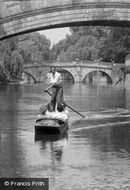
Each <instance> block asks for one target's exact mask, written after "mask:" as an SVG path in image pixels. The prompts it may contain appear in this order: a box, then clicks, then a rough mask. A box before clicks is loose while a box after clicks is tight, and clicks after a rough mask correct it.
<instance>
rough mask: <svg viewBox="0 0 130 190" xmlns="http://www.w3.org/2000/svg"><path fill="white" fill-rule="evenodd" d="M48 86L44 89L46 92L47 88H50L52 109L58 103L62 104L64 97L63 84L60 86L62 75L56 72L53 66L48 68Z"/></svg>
mask: <svg viewBox="0 0 130 190" xmlns="http://www.w3.org/2000/svg"><path fill="white" fill-rule="evenodd" d="M50 73H51V76H50V84H51V85H50V86H49V87H48V88H46V89H45V92H47V91H48V90H49V89H52V95H51V104H52V105H53V106H54V109H55V108H56V103H57V106H58V105H59V104H62V103H63V104H64V97H63V86H62V77H61V74H60V73H58V72H57V71H56V69H55V67H51V68H50Z"/></svg>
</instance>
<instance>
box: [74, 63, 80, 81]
mask: <svg viewBox="0 0 130 190" xmlns="http://www.w3.org/2000/svg"><path fill="white" fill-rule="evenodd" d="M75 71H76V72H75V74H74V81H75V83H81V82H82V67H80V66H76V68H75Z"/></svg>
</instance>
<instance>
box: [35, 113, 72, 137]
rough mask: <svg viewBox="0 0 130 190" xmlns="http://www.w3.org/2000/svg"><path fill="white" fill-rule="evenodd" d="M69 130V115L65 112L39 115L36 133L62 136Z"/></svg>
mask: <svg viewBox="0 0 130 190" xmlns="http://www.w3.org/2000/svg"><path fill="white" fill-rule="evenodd" d="M68 129H69V114H66V113H65V112H49V113H47V114H45V115H38V118H37V119H36V122H35V132H36V133H42V134H61V133H63V132H66V131H67V130H68Z"/></svg>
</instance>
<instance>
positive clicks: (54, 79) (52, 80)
mask: <svg viewBox="0 0 130 190" xmlns="http://www.w3.org/2000/svg"><path fill="white" fill-rule="evenodd" d="M50 83H51V84H54V83H56V84H61V83H62V78H61V74H60V73H58V72H55V74H54V75H53V74H52V73H51V75H50Z"/></svg>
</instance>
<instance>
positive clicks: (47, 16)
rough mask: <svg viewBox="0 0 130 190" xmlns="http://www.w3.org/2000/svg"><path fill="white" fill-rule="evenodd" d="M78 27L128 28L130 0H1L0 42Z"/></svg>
mask: <svg viewBox="0 0 130 190" xmlns="http://www.w3.org/2000/svg"><path fill="white" fill-rule="evenodd" d="M78 25H107V26H108V25H113V26H127V27H130V0H17V1H15V0H2V1H0V40H3V39H6V38H8V37H12V36H15V35H19V34H24V33H28V32H33V31H38V30H44V29H51V28H58V27H67V26H78Z"/></svg>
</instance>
